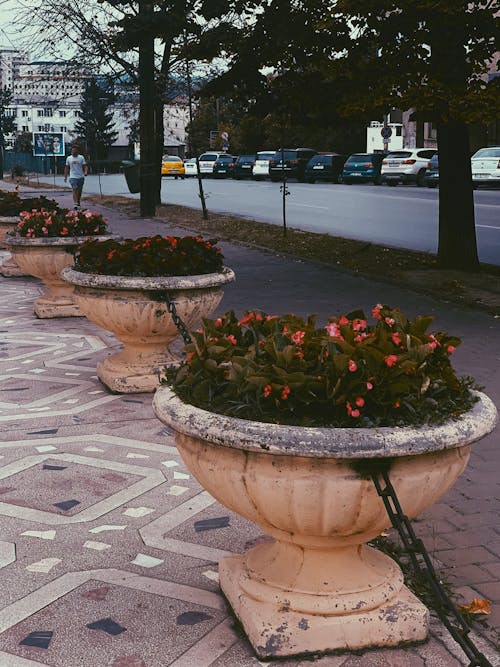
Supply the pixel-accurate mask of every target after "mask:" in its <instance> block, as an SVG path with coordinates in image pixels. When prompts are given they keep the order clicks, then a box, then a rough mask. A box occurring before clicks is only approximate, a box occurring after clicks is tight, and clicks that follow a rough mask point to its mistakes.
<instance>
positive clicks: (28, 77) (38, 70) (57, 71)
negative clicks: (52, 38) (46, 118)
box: [12, 61, 91, 105]
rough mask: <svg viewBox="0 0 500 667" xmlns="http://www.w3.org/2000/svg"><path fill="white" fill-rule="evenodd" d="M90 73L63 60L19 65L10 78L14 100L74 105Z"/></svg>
mask: <svg viewBox="0 0 500 667" xmlns="http://www.w3.org/2000/svg"><path fill="white" fill-rule="evenodd" d="M90 76H91V75H90V72H88V70H86V69H85V68H84V67H76V66H73V65H68V64H67V63H66V62H64V61H61V62H46V61H35V62H32V63H25V64H20V65H19V67H18V69H17V74H16V76H15V77H14V79H13V85H12V92H13V96H14V101H16V102H21V103H22V102H24V103H31V104H36V103H38V102H44V103H46V104H47V103H50V104H62V105H64V104H66V105H67V104H78V102H79V100H80V96H81V94H82V92H83V89H84V87H85V83H86V81H87V80H88V79H89V78H90Z"/></svg>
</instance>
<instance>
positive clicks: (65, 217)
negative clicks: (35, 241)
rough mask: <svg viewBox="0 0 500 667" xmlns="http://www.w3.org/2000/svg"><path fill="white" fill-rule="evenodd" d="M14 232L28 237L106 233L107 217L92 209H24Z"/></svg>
mask: <svg viewBox="0 0 500 667" xmlns="http://www.w3.org/2000/svg"><path fill="white" fill-rule="evenodd" d="M19 217H20V218H21V220H20V222H19V223H18V225H17V227H16V230H15V232H14V234H16V235H17V236H25V237H26V238H38V237H44V236H46V237H59V236H63V237H64V236H68V237H73V236H89V235H92V236H93V235H95V234H104V233H105V232H106V230H107V227H106V223H107V218H104V217H103V216H102V215H101V214H100V213H92V212H91V211H88V210H87V211H68V209H60V210H58V211H57V210H48V209H44V208H41V209H38V210H32V211H22V212H21V213H20V214H19Z"/></svg>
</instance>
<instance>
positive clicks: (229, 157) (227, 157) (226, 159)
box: [217, 155, 233, 164]
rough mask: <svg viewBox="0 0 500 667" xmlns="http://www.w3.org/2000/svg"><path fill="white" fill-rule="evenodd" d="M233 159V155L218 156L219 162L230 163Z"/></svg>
mask: <svg viewBox="0 0 500 667" xmlns="http://www.w3.org/2000/svg"><path fill="white" fill-rule="evenodd" d="M232 161H233V157H232V155H223V156H222V157H219V158H217V164H228V163H229V162H232Z"/></svg>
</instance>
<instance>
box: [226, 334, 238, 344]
mask: <svg viewBox="0 0 500 667" xmlns="http://www.w3.org/2000/svg"><path fill="white" fill-rule="evenodd" d="M226 340H228V341H229V342H230V343H232V344H233V345H237V344H238V341H237V340H236V338H235V337H234V336H233V334H229V336H226Z"/></svg>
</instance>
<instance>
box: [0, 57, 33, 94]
mask: <svg viewBox="0 0 500 667" xmlns="http://www.w3.org/2000/svg"><path fill="white" fill-rule="evenodd" d="M27 62H28V58H27V56H26V54H25V53H24V52H23V51H19V49H7V48H4V47H2V46H0V86H1V87H2V88H9V89H11V90H12V88H13V85H14V81H15V79H16V77H17V75H18V73H19V67H20V66H21V65H23V64H25V63H27Z"/></svg>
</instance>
